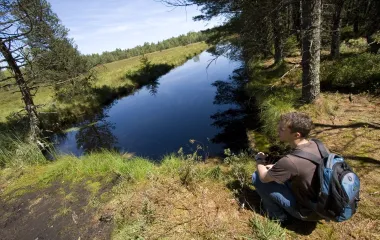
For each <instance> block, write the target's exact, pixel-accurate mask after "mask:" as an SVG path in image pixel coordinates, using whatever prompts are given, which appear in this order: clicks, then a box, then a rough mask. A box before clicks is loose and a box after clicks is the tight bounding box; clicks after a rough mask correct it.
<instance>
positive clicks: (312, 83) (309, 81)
mask: <svg viewBox="0 0 380 240" xmlns="http://www.w3.org/2000/svg"><path fill="white" fill-rule="evenodd" d="M321 8H322V4H321V0H302V1H301V21H302V99H303V101H305V102H306V103H311V102H313V101H314V100H315V99H316V98H318V96H319V93H320V81H319V71H320V58H321V50H320V48H321Z"/></svg>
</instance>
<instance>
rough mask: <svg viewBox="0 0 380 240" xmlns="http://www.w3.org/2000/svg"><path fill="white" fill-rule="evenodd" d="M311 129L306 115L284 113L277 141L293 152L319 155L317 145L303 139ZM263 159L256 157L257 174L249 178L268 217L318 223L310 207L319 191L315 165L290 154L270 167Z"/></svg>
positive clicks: (260, 154) (317, 218)
mask: <svg viewBox="0 0 380 240" xmlns="http://www.w3.org/2000/svg"><path fill="white" fill-rule="evenodd" d="M311 128H312V121H311V119H310V117H309V116H308V115H306V114H304V113H300V112H292V113H287V114H284V115H282V116H281V118H280V122H279V125H278V136H279V140H280V141H282V142H285V143H288V144H290V146H291V147H292V149H293V151H294V150H302V151H304V152H307V153H311V154H314V155H316V156H321V155H320V152H319V150H318V146H317V144H316V143H315V142H313V141H309V140H307V139H306V138H307V137H308V134H309V132H310V130H311ZM265 158H266V155H265V154H264V153H262V152H260V153H258V154H257V155H256V162H257V171H256V172H255V173H254V174H253V175H252V182H253V185H254V186H255V188H256V191H257V193H258V194H259V195H260V197H261V199H262V202H263V205H264V208H265V210H266V211H267V214H268V216H269V218H271V219H275V220H278V221H280V222H282V223H284V222H285V221H286V220H287V219H288V216H289V215H291V216H293V217H295V218H297V219H300V220H304V221H317V220H320V219H321V218H320V217H319V216H318V215H317V214H316V213H315V212H313V211H312V210H311V207H310V205H311V202H312V201H316V199H317V194H318V190H319V182H318V181H319V178H318V174H317V172H316V169H317V166H316V164H314V163H312V162H311V161H309V160H306V159H303V158H300V157H297V156H293V155H290V154H289V155H286V156H284V157H283V158H281V159H280V160H279V161H278V162H276V163H275V164H273V165H272V164H271V165H265V164H266V162H265Z"/></svg>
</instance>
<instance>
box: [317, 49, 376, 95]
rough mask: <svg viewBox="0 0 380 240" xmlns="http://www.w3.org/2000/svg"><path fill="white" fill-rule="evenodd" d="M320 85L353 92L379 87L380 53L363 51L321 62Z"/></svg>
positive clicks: (372, 90)
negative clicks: (354, 54)
mask: <svg viewBox="0 0 380 240" xmlns="http://www.w3.org/2000/svg"><path fill="white" fill-rule="evenodd" d="M321 84H322V87H325V88H332V89H343V90H348V91H350V92H353V93H357V92H362V91H370V92H372V93H378V92H379V89H380V55H375V54H370V53H364V54H360V55H356V56H352V57H348V58H344V59H342V60H339V61H336V62H334V63H333V64H332V63H325V64H322V68H321Z"/></svg>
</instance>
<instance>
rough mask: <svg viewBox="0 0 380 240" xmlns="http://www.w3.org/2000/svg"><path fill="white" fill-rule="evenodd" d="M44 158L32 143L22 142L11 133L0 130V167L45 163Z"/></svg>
mask: <svg viewBox="0 0 380 240" xmlns="http://www.w3.org/2000/svg"><path fill="white" fill-rule="evenodd" d="M45 163H46V158H45V157H44V155H43V154H42V152H41V151H40V149H39V148H38V146H37V145H36V144H34V143H28V142H24V141H23V140H22V139H20V138H19V137H18V136H16V135H13V134H11V133H4V132H0V167H12V166H17V167H22V166H30V165H36V164H45Z"/></svg>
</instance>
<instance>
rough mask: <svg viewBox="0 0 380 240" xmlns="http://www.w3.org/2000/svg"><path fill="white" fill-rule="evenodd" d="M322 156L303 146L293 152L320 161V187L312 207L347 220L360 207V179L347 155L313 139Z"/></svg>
mask: <svg viewBox="0 0 380 240" xmlns="http://www.w3.org/2000/svg"><path fill="white" fill-rule="evenodd" d="M312 141H314V142H315V143H316V144H317V146H318V150H319V152H320V154H321V156H322V157H319V156H316V155H314V154H312V153H308V152H304V151H302V150H295V151H294V152H292V153H291V155H294V156H297V157H300V158H304V159H307V160H309V161H311V162H313V163H315V164H316V165H317V170H316V171H317V174H318V178H319V180H320V189H319V194H318V198H317V201H316V202H313V203H312V206H311V207H312V210H314V211H315V212H316V213H317V214H318V215H320V216H321V217H322V218H324V219H326V220H331V221H335V222H343V221H345V220H348V219H350V218H351V217H352V215H354V214H355V212H356V209H357V208H358V201H359V200H360V199H359V191H360V180H359V177H358V176H357V175H356V174H355V173H354V172H353V171H352V169H351V167H350V166H349V165H348V164H347V163H346V162H345V161H344V159H343V157H341V156H338V155H335V154H333V153H330V154H329V153H328V152H327V150H326V147H325V146H324V145H323V143H322V142H321V141H319V140H317V139H312Z"/></svg>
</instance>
